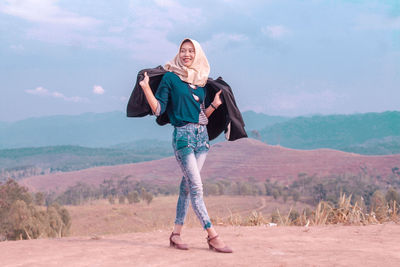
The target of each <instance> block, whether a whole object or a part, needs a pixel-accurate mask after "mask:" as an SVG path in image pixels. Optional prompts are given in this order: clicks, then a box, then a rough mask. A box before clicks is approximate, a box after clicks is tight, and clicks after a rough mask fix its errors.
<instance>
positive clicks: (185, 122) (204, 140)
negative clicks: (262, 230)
mask: <svg viewBox="0 0 400 267" xmlns="http://www.w3.org/2000/svg"><path fill="white" fill-rule="evenodd" d="M164 68H165V69H166V70H168V71H169V72H167V73H166V74H164V76H163V78H162V80H161V82H160V84H159V86H158V89H157V92H156V95H154V94H153V92H152V90H151V88H150V86H149V77H148V75H147V73H145V75H144V79H143V80H142V81H141V82H140V83H139V84H140V86H141V87H142V89H143V92H144V94H145V96H146V99H147V102H148V103H149V105H150V107H151V110H152V111H153V114H155V115H156V116H160V115H161V114H163V113H164V112H167V114H168V116H169V118H170V121H171V124H172V125H173V126H174V127H175V129H174V132H173V142H172V143H173V148H174V152H175V157H176V159H177V161H178V163H179V165H180V167H181V169H182V172H183V175H184V176H183V177H182V181H181V184H180V192H179V198H178V203H177V209H176V219H175V226H174V230H173V232H172V233H171V236H170V245H171V246H173V247H175V248H177V249H183V250H187V249H188V246H187V244H185V243H183V241H182V239H181V237H180V233H181V230H182V226H183V223H184V220H185V217H186V213H187V209H188V207H189V196H190V200H191V203H192V207H193V210H194V212H195V214H196V216H197V217H198V219H199V220H200V223H201V224H202V226H203V228H204V229H205V230H206V231H207V233H208V237H207V243H208V245H209V248H210V249H213V250H215V251H217V252H223V253H232V250H231V249H230V248H229V247H228V246H226V245H225V244H224V242H223V241H222V240H221V238H219V236H218V234H217V232H216V231H215V229H214V227H213V226H212V224H211V221H210V217H209V216H208V213H207V209H206V206H205V204H204V200H203V184H202V181H201V176H200V170H201V168H202V166H203V163H204V161H205V159H206V155H207V152H208V150H209V147H210V145H209V140H208V134H207V127H206V125H207V123H208V119H207V118H208V117H209V116H210V115H211V114H212V113H213V111H214V110H216V109H217V108H218V107H219V106H220V105H221V104H222V102H221V98H220V94H221V91H219V92H218V93H216V95H215V97H214V100H213V101H212V103H211V104H210V105H209V106H208V107H205V102H204V100H205V97H206V96H205V93H206V91H205V88H204V86H205V84H206V82H207V79H208V75H209V73H210V66H209V64H208V61H207V58H206V56H205V54H204V52H203V50H202V48H201V46H200V44H199V43H198V42H197V41H195V40H192V39H185V40H183V42H182V43H181V45H180V47H179V52H178V54H177V55H176V56H175V58H174V59H173V60H172V61H170V62H168V63H167V64H166V65H165V66H164Z"/></svg>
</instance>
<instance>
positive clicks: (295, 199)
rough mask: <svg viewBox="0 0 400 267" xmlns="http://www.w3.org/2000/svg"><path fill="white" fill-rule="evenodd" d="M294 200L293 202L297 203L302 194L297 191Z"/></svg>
mask: <svg viewBox="0 0 400 267" xmlns="http://www.w3.org/2000/svg"><path fill="white" fill-rule="evenodd" d="M292 198H293V201H294V202H295V203H296V202H297V201H299V199H300V193H299V192H298V191H296V190H295V191H293V193H292Z"/></svg>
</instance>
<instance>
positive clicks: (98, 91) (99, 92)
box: [93, 85, 105, 95]
mask: <svg viewBox="0 0 400 267" xmlns="http://www.w3.org/2000/svg"><path fill="white" fill-rule="evenodd" d="M104 92H105V90H104V89H103V87H101V86H100V85H95V86H93V93H94V94H96V95H102V94H104Z"/></svg>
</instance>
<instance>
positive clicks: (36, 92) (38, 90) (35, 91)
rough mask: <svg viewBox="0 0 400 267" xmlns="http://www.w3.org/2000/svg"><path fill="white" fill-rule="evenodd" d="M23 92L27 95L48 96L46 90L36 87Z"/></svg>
mask: <svg viewBox="0 0 400 267" xmlns="http://www.w3.org/2000/svg"><path fill="white" fill-rule="evenodd" d="M25 92H27V93H28V94H31V95H48V94H49V91H48V90H47V89H46V88H43V87H41V86H39V87H36V88H35V89H28V90H25Z"/></svg>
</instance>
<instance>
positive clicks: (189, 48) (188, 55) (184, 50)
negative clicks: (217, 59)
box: [179, 41, 196, 67]
mask: <svg viewBox="0 0 400 267" xmlns="http://www.w3.org/2000/svg"><path fill="white" fill-rule="evenodd" d="M195 55H196V52H195V50H194V45H193V43H192V42H190V41H186V42H184V43H183V44H182V46H181V50H180V51H179V58H180V60H181V62H182V64H183V65H184V66H185V67H190V65H192V63H193V60H194V57H195Z"/></svg>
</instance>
